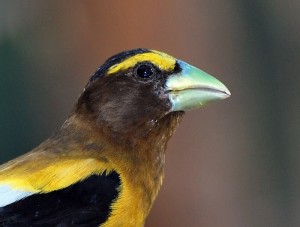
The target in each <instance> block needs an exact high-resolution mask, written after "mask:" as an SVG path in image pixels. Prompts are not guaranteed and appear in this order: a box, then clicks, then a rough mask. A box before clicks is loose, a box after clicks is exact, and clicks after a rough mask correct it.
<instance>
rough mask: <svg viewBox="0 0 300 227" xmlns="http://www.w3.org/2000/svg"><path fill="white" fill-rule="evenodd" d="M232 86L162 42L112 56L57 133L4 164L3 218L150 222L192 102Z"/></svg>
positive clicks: (3, 222)
mask: <svg viewBox="0 0 300 227" xmlns="http://www.w3.org/2000/svg"><path fill="white" fill-rule="evenodd" d="M229 96H230V92H229V90H228V89H227V88H226V87H225V86H224V85H223V84H222V83H221V82H220V81H218V80H217V79H215V78H214V77H212V76H210V75H208V74H207V73H205V72H203V71H201V70H199V69H197V68H195V67H193V66H191V65H189V64H187V63H185V62H183V61H181V60H177V59H175V58H174V57H171V56H169V55H167V54H165V53H162V52H159V51H155V50H149V49H142V48H139V49H134V50H130V51H124V52H121V53H119V54H117V55H115V56H113V57H111V58H109V59H108V60H107V61H106V62H105V63H104V64H103V65H102V66H101V67H99V68H98V69H97V71H96V72H95V74H94V75H93V76H92V77H91V78H90V80H89V81H88V83H87V85H86V87H85V88H84V89H83V91H82V93H81V94H80V96H79V98H78V101H77V103H76V105H75V107H74V109H73V111H72V112H71V113H70V115H69V117H68V119H67V120H66V121H65V122H64V124H63V125H62V127H61V129H60V130H59V131H58V132H57V133H56V134H55V135H53V136H51V137H50V138H49V139H47V140H46V141H44V142H43V143H42V144H40V145H39V146H38V147H36V148H35V149H33V150H32V151H30V152H29V153H26V154H24V155H22V156H20V157H18V158H16V159H14V160H12V161H9V162H7V163H6V164H4V165H2V166H0V226H104V227H111V226H125V227H131V226H143V225H144V223H145V219H146V217H147V215H148V214H149V211H150V209H151V207H152V204H153V202H154V200H155V198H156V196H157V193H158V190H159V188H160V186H161V184H162V180H163V172H164V163H165V150H166V146H167V142H168V140H169V139H170V137H171V136H172V134H173V133H174V130H175V128H176V127H177V125H178V123H179V122H180V120H181V118H182V116H183V114H184V112H185V111H187V110H191V109H195V108H198V107H201V106H202V105H204V104H206V103H208V102H211V101H214V100H220V99H225V98H227V97H229Z"/></svg>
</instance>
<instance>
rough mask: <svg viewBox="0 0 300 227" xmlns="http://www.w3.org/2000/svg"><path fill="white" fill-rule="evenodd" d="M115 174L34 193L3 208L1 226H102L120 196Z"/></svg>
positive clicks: (0, 212) (1, 209)
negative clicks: (41, 192) (42, 192)
mask: <svg viewBox="0 0 300 227" xmlns="http://www.w3.org/2000/svg"><path fill="white" fill-rule="evenodd" d="M119 186H120V177H119V175H118V174H117V173H116V172H110V173H109V174H106V173H105V172H104V173H103V174H102V175H91V176H90V177H88V178H86V179H85V180H83V181H80V182H77V183H75V184H73V185H71V186H69V187H67V188H64V189H61V190H57V191H53V192H50V193H45V194H34V195H31V196H29V197H27V198H25V199H22V200H20V201H17V202H15V203H12V204H9V205H7V206H5V207H2V208H0V226H10V227H11V226H60V227H64V226H99V225H100V224H102V223H104V222H105V221H106V220H107V219H108V217H109V215H110V213H111V204H112V203H113V201H114V200H115V199H116V198H117V197H118V195H119Z"/></svg>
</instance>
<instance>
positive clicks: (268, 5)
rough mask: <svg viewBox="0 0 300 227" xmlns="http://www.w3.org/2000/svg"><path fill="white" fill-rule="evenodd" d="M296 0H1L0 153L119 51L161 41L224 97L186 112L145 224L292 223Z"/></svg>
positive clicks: (295, 220) (16, 144) (30, 138)
mask: <svg viewBox="0 0 300 227" xmlns="http://www.w3.org/2000/svg"><path fill="white" fill-rule="evenodd" d="M299 10H300V2H299V1H298V0H290V1H284V0H265V1H259V0H239V1H234V0H228V1H223V0H214V1H211V0H199V1H196V0H194V1H193V0H187V1H182V0H181V1H179V0H173V1H159V0H155V1H150V0H149V1H134V0H131V1H130V0H128V1H121V0H119V1H117V0H115V1H96V0H86V1H79V0H67V1H58V0H56V1H45V0H44V1H39V0H28V1H16V0H2V1H0V152H1V156H0V161H1V162H5V161H7V160H9V159H11V158H13V157H16V156H17V155H19V154H22V153H24V152H26V151H28V150H30V149H32V148H33V147H35V146H36V145H37V144H39V143H40V142H41V141H43V140H44V139H45V138H47V137H48V136H49V135H51V134H52V133H53V131H54V130H57V129H58V128H59V127H60V125H61V124H62V122H63V121H64V119H65V118H66V117H67V115H68V112H69V111H70V109H71V108H72V105H73V103H74V102H75V100H76V98H77V96H78V94H79V93H80V90H81V89H82V88H83V86H84V85H85V83H86V81H87V80H88V78H89V76H90V75H92V74H93V72H94V71H95V70H96V68H97V67H98V66H99V65H101V64H102V63H103V61H104V60H105V59H106V58H108V57H110V56H111V55H112V54H115V53H117V52H119V51H122V50H127V49H131V48H136V47H146V48H151V49H157V50H161V51H164V52H167V53H169V54H171V55H173V56H175V57H178V58H179V59H182V60H184V61H187V62H188V63H190V64H193V65H195V66H197V67H200V68H201V69H203V70H205V71H207V72H209V73H210V74H212V75H214V76H216V77H217V78H219V79H220V80H221V81H222V82H224V83H225V84H226V85H227V86H228V88H229V89H230V91H231V92H232V97H231V98H230V99H227V100H225V101H222V102H219V103H214V104H211V105H208V106H207V107H205V108H203V109H200V110H196V111H192V112H189V113H187V114H186V116H185V118H184V120H183V122H182V124H181V125H180V127H179V129H178V130H177V132H176V135H175V136H174V137H173V138H172V140H171V141H170V143H169V146H168V154H167V164H166V176H165V181H164V185H163V187H162V189H161V191H160V193H159V196H158V199H157V200H156V203H155V205H154V207H153V210H152V212H151V215H150V217H149V218H148V220H147V224H146V226H149V227H152V226H155V227H169V226H170V227H171V226H172V227H181V226H189V227H201V226H203V227H210V226H212V227H235V226H237V227H239V226H241V227H253V226H261V227H265V226H272V227H274V226H278V227H281V226H295V227H296V226H299V225H300V211H299V209H300V192H299V191H300V190H299V189H300V184H299V176H300V167H299V166H300V154H299V152H300V142H299V139H298V138H299V135H300V120H299V117H300V114H299V113H300V105H299V103H300V101H299V97H300V92H299V89H300V73H299V72H300V64H299V53H300V38H299V35H300V34H299V33H300V17H299V12H300V11H299Z"/></svg>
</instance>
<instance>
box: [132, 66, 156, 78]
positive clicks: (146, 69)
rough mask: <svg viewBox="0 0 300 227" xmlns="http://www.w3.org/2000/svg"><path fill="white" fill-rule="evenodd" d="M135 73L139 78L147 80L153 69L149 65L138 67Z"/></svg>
mask: <svg viewBox="0 0 300 227" xmlns="http://www.w3.org/2000/svg"><path fill="white" fill-rule="evenodd" d="M135 73H136V75H137V76H139V77H141V78H149V77H151V76H152V75H153V74H154V68H153V66H152V65H151V64H141V65H138V66H137V68H136V70H135Z"/></svg>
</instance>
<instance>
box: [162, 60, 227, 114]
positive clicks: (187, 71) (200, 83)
mask: <svg viewBox="0 0 300 227" xmlns="http://www.w3.org/2000/svg"><path fill="white" fill-rule="evenodd" d="M177 62H178V63H179V65H180V67H181V69H182V71H181V72H180V73H177V74H174V75H170V76H169V78H168V79H167V81H166V90H167V91H168V93H169V99H170V101H171V103H172V109H171V111H188V110H192V109H196V108H199V107H201V106H203V105H205V104H206V103H209V102H212V101H216V100H221V99H226V98H228V97H229V96H230V95H231V94H230V91H229V90H228V88H227V87H226V86H225V85H224V84H222V83H221V82H220V81H219V80H217V79H216V78H214V77H213V76H211V75H209V74H207V73H206V72H203V71H202V70H200V69H197V68H196V67H194V66H191V65H189V64H187V63H185V62H183V61H179V60H178V61H177Z"/></svg>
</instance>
